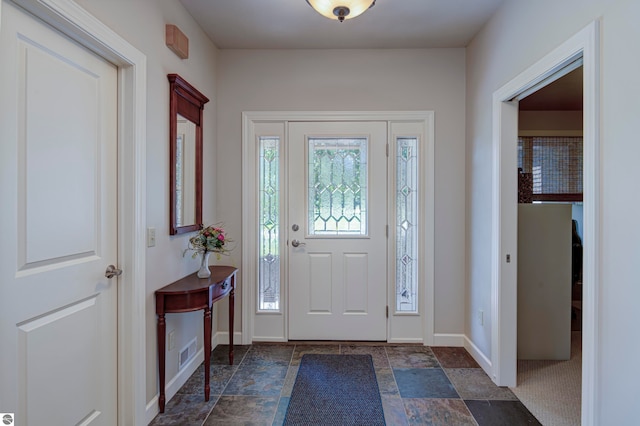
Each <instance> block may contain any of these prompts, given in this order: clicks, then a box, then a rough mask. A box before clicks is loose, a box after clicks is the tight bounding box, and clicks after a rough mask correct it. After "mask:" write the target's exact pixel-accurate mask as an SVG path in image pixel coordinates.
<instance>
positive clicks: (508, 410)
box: [465, 401, 541, 426]
mask: <svg viewBox="0 0 640 426" xmlns="http://www.w3.org/2000/svg"><path fill="white" fill-rule="evenodd" d="M465 404H467V407H468V408H469V411H471V414H473V417H474V418H475V419H476V421H477V422H478V425H479V426H513V425H518V426H520V425H522V426H524V425H537V426H541V423H540V422H539V421H538V420H537V419H536V418H535V417H534V416H533V414H531V412H530V411H529V410H527V407H525V406H524V405H523V404H522V403H521V402H520V401H465Z"/></svg>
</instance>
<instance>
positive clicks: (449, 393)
mask: <svg viewBox="0 0 640 426" xmlns="http://www.w3.org/2000/svg"><path fill="white" fill-rule="evenodd" d="M393 375H394V376H395V378H396V383H397V384H398V389H399V390H400V396H402V398H459V396H458V393H457V392H456V390H455V389H454V387H453V385H452V384H451V382H450V381H449V379H448V378H447V376H446V375H445V374H444V371H442V369H440V368H394V369H393Z"/></svg>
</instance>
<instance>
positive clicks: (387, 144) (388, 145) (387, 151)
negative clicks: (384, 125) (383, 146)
mask: <svg viewBox="0 0 640 426" xmlns="http://www.w3.org/2000/svg"><path fill="white" fill-rule="evenodd" d="M388 156H389V144H387V157H388Z"/></svg>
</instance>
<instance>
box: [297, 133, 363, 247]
mask: <svg viewBox="0 0 640 426" xmlns="http://www.w3.org/2000/svg"><path fill="white" fill-rule="evenodd" d="M308 148H309V149H308V182H307V184H308V191H307V192H308V200H307V202H308V210H307V211H308V233H309V235H342V236H345V235H352V236H353V235H367V139H366V138H309V145H308Z"/></svg>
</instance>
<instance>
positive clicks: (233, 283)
mask: <svg viewBox="0 0 640 426" xmlns="http://www.w3.org/2000/svg"><path fill="white" fill-rule="evenodd" d="M235 290H236V276H235V275H234V276H233V277H232V278H231V292H230V293H229V365H233V317H234V312H233V311H234V309H235V303H234V302H235Z"/></svg>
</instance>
